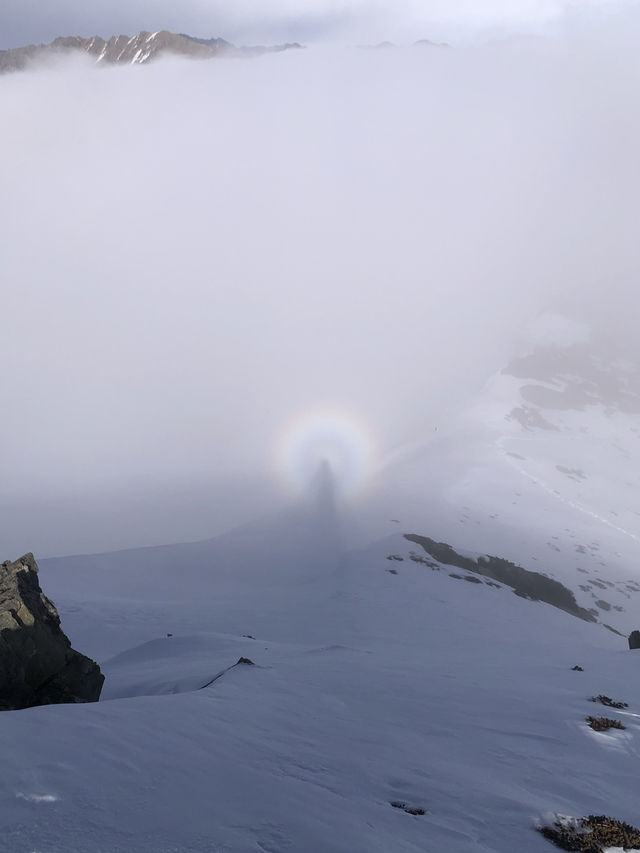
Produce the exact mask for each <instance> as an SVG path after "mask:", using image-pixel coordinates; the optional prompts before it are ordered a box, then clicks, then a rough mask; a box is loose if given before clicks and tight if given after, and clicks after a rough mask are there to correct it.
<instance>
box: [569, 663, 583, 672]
mask: <svg viewBox="0 0 640 853" xmlns="http://www.w3.org/2000/svg"><path fill="white" fill-rule="evenodd" d="M571 671H572V672H584V669H583V668H582V667H581V666H578V665H577V664H576V665H575V666H572V667H571Z"/></svg>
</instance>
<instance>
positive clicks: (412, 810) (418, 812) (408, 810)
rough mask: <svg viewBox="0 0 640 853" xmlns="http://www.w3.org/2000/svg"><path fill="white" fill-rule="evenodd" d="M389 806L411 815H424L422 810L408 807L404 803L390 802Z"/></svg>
mask: <svg viewBox="0 0 640 853" xmlns="http://www.w3.org/2000/svg"><path fill="white" fill-rule="evenodd" d="M391 805H392V806H393V808H394V809H402V811H403V812H406V813H407V814H411V815H423V814H426V812H425V810H424V809H421V808H420V807H418V806H408V805H407V804H406V803H403V802H402V801H401V800H391Z"/></svg>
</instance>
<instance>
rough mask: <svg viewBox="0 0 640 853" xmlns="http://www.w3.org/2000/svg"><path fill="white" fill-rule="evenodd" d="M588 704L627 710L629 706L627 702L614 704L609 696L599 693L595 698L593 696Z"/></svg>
mask: <svg viewBox="0 0 640 853" xmlns="http://www.w3.org/2000/svg"><path fill="white" fill-rule="evenodd" d="M589 701H590V702H599V703H600V704H601V705H606V706H607V708H628V707H629V705H628V703H627V702H614V701H613V699H611V698H610V697H609V696H605V695H604V694H602V693H599V694H598V695H597V696H593V697H592V698H591V699H590V700H589Z"/></svg>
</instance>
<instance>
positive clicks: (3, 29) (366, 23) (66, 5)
mask: <svg viewBox="0 0 640 853" xmlns="http://www.w3.org/2000/svg"><path fill="white" fill-rule="evenodd" d="M610 3H611V0H341V2H337V0H179V2H176V0H90V2H87V0H47V2H43V0H3V2H2V3H1V4H0V48H7V47H16V46H19V45H22V44H29V43H40V42H47V41H51V40H52V39H53V38H55V37H56V36H58V35H83V36H90V35H95V34H97V35H101V36H103V37H108V36H110V35H113V34H118V33H127V34H133V33H135V32H138V31H140V30H152V31H154V30H160V29H168V30H171V31H173V32H187V33H190V34H192V35H198V36H205V37H210V36H222V37H224V38H226V39H228V40H231V41H234V42H243V43H248V42H252V43H255V42H270V43H273V42H282V41H292V40H293V41H301V42H304V43H308V42H316V41H327V40H329V41H335V40H339V41H355V42H358V43H359V42H377V41H381V40H386V39H391V40H398V41H415V40H416V39H418V38H430V39H436V40H443V39H444V40H450V41H454V42H456V41H460V40H463V41H464V40H467V39H469V38H473V37H474V36H477V35H480V36H483V35H484V36H487V35H491V34H494V35H506V34H508V33H509V32H540V31H544V30H545V29H546V28H548V27H550V26H551V27H552V26H553V25H554V24H555V23H557V21H558V20H559V19H560V18H561V17H562V16H563V15H564V14H565V13H566V12H567V11H569V12H571V13H575V12H576V10H577V11H580V12H582V13H584V12H585V10H593V9H596V10H597V9H598V8H601V7H603V6H607V5H610Z"/></svg>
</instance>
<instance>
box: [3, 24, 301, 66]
mask: <svg viewBox="0 0 640 853" xmlns="http://www.w3.org/2000/svg"><path fill="white" fill-rule="evenodd" d="M301 47H302V45H300V44H298V43H297V42H295V43H292V44H279V45H273V46H271V47H264V46H262V45H254V46H252V47H236V46H235V45H233V44H231V43H230V42H228V41H225V40H224V39H222V38H210V39H202V38H195V37H193V36H189V35H186V34H185V33H170V32H168V31H167V30H160V31H158V32H155V33H152V32H147V31H144V30H143V31H142V32H140V33H138V34H137V35H135V36H125V35H120V36H111V38H110V39H108V40H105V39H103V38H101V37H100V36H92V37H91V38H82V37H81V36H64V37H59V38H57V39H54V41H52V42H51V43H50V44H37V45H36V44H30V45H26V46H25V47H17V48H11V49H9V50H2V51H0V72H3V71H19V70H21V69H24V68H26V67H27V66H29V65H30V64H31V63H32V62H34V61H36V60H39V59H43V58H46V57H49V56H59V55H66V54H73V53H86V54H88V55H89V56H91V57H93V58H94V59H95V61H96V63H98V62H99V63H105V64H110V65H115V64H121V65H133V64H137V65H142V64H145V63H147V62H151V60H153V59H155V58H156V57H158V56H164V55H171V54H172V55H177V56H189V57H194V58H196V59H211V58H213V57H218V56H259V55H261V54H264V53H276V52H280V51H283V50H291V49H300V48H301Z"/></svg>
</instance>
